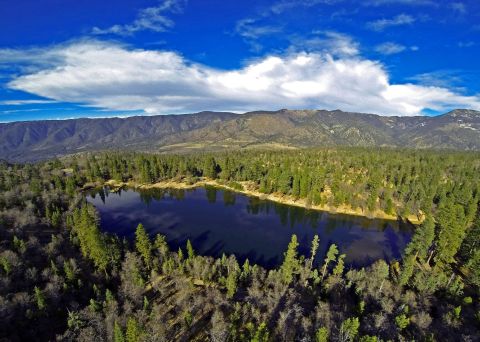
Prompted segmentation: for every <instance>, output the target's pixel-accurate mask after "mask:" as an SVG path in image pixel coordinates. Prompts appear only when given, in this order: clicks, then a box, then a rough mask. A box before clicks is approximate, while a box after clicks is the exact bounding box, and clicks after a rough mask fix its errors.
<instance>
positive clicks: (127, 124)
mask: <svg viewBox="0 0 480 342" xmlns="http://www.w3.org/2000/svg"><path fill="white" fill-rule="evenodd" d="M320 146H389V147H407V148H429V149H455V150H480V112H479V111H474V110H467V109H456V110H453V111H451V112H448V113H446V114H443V115H439V116H431V117H430V116H415V117H405V116H401V117H398V116H381V115H374V114H363V113H351V112H343V111H341V110H333V111H327V110H287V109H282V110H279V111H255V112H248V113H244V114H235V113H228V112H200V113H195V114H181V115H156V116H132V117H127V118H98V119H87V118H81V119H69V120H42V121H23V122H10V123H2V124H0V159H6V160H9V161H36V160H41V159H47V158H52V157H57V156H63V155H67V154H73V153H78V152H83V151H93V150H105V149H129V150H138V151H149V152H167V151H176V152H184V151H192V150H209V151H216V150H225V149H228V148H300V147H320Z"/></svg>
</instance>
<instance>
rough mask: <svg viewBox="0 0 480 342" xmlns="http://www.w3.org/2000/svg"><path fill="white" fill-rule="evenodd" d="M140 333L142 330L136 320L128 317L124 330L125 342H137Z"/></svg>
mask: <svg viewBox="0 0 480 342" xmlns="http://www.w3.org/2000/svg"><path fill="white" fill-rule="evenodd" d="M141 335H142V330H141V327H140V325H139V324H138V322H137V320H136V319H135V318H133V317H129V318H128V320H127V331H126V332H125V337H126V342H138V341H140V337H141Z"/></svg>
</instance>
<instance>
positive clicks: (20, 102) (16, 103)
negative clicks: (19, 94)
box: [0, 100, 57, 106]
mask: <svg viewBox="0 0 480 342" xmlns="http://www.w3.org/2000/svg"><path fill="white" fill-rule="evenodd" d="M56 102H57V101H53V100H6V101H0V105H6V106H22V105H31V104H50V103H56Z"/></svg>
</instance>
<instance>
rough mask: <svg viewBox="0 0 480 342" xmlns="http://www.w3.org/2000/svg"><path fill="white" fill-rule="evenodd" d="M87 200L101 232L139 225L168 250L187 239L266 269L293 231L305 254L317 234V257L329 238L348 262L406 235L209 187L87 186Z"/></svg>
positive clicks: (392, 252)
mask: <svg viewBox="0 0 480 342" xmlns="http://www.w3.org/2000/svg"><path fill="white" fill-rule="evenodd" d="M87 200H88V201H89V202H90V203H92V204H94V205H95V207H96V208H97V209H98V211H99V213H100V217H101V227H102V229H103V230H104V231H106V232H109V233H115V234H118V235H119V236H120V237H127V238H129V239H134V236H135V229H136V227H137V225H138V223H142V224H143V225H144V226H145V229H146V230H147V231H148V232H149V234H150V235H151V236H152V237H154V236H155V234H157V233H160V234H163V235H165V236H166V238H167V241H168V243H169V246H170V248H171V249H173V250H177V249H178V247H179V246H181V247H185V244H186V241H187V239H190V241H191V242H192V245H193V247H194V249H195V251H196V252H197V253H198V254H201V255H210V256H214V257H219V256H221V255H222V253H225V254H227V255H228V254H235V255H236V257H237V258H238V259H239V261H240V262H243V261H244V260H245V259H246V258H248V259H249V261H250V262H251V263H256V264H259V265H261V266H264V267H267V268H272V267H275V266H278V265H279V264H280V263H281V262H282V260H283V253H284V251H285V250H286V248H287V245H288V243H289V241H290V238H291V236H292V234H296V235H297V237H298V241H299V244H300V246H299V253H301V254H303V255H306V256H308V255H309V249H310V244H311V241H312V239H313V236H314V235H315V234H318V236H319V237H320V247H319V251H318V254H317V263H318V262H322V260H323V258H324V255H325V253H326V250H327V249H328V246H329V245H330V244H332V243H335V244H336V245H337V246H338V248H339V250H340V252H341V253H345V254H346V255H347V256H346V258H345V262H346V263H347V264H349V265H355V266H364V265H368V264H371V263H372V262H373V261H375V260H377V259H380V258H383V259H386V260H392V259H398V258H400V256H401V253H402V251H403V249H404V247H405V246H406V244H407V243H408V242H409V241H410V239H411V236H412V233H413V229H412V228H413V227H412V226H411V225H409V224H406V223H403V222H397V221H390V220H382V219H368V218H365V217H359V216H351V215H343V214H331V213H327V212H322V211H317V210H309V209H305V208H301V207H296V206H289V205H285V204H280V203H276V202H272V201H268V200H262V199H259V198H256V197H249V196H246V195H243V194H238V193H234V192H232V191H228V190H221V189H217V188H213V187H199V188H195V189H189V190H178V189H150V190H141V191H137V190H132V189H125V190H119V191H117V192H110V191H109V189H107V188H105V189H100V190H95V191H92V192H91V193H89V194H88V195H87Z"/></svg>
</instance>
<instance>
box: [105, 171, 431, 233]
mask: <svg viewBox="0 0 480 342" xmlns="http://www.w3.org/2000/svg"><path fill="white" fill-rule="evenodd" d="M236 183H238V184H240V185H241V186H242V187H243V189H241V190H240V189H236V188H233V187H231V186H229V185H228V184H223V183H220V182H218V181H215V180H210V179H201V180H199V181H197V182H195V183H192V184H190V183H187V182H185V181H177V180H173V179H171V180H165V181H161V182H157V183H152V184H141V183H138V182H133V181H129V182H120V181H116V180H113V179H110V180H108V181H105V182H104V183H103V184H98V185H100V186H102V185H107V186H110V187H112V188H117V189H118V188H122V187H130V188H134V189H168V188H171V189H185V190H188V189H194V188H198V187H203V186H213V187H217V188H221V189H227V190H230V191H232V192H235V193H240V194H244V195H247V196H253V197H257V198H260V199H262V200H269V201H272V202H277V203H281V204H286V205H291V206H297V207H301V208H305V209H312V210H318V211H324V212H328V213H330V214H345V215H351V216H360V217H365V218H369V219H383V220H390V221H397V220H398V219H401V220H404V221H407V222H409V223H411V224H413V225H418V224H420V223H422V222H423V220H424V217H423V216H421V217H420V219H419V218H418V217H417V215H410V216H408V217H399V216H396V215H389V214H387V213H385V212H384V211H381V210H375V211H374V212H373V213H372V212H363V211H362V210H361V209H352V208H351V207H349V206H340V207H332V206H329V205H313V204H312V205H307V203H306V200H304V199H295V198H293V197H291V196H288V195H281V194H278V193H273V194H264V193H261V192H259V191H258V190H256V189H255V188H254V186H253V183H252V182H248V181H246V182H236Z"/></svg>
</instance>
